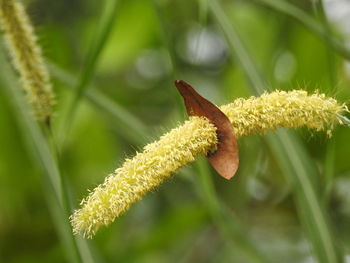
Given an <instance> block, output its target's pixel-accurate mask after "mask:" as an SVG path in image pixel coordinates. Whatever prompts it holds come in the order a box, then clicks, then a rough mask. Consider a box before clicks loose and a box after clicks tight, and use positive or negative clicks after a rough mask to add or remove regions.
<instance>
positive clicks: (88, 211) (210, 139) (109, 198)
mask: <svg viewBox="0 0 350 263" xmlns="http://www.w3.org/2000/svg"><path fill="white" fill-rule="evenodd" d="M220 109H221V110H222V111H223V112H224V113H225V114H226V115H227V116H228V118H229V119H230V121H231V123H232V125H233V127H234V130H235V133H236V136H237V137H242V136H248V135H252V134H254V133H262V134H263V133H266V132H267V131H269V130H275V129H277V128H280V127H283V128H298V127H302V126H306V127H308V128H310V129H315V130H317V131H320V130H326V131H327V133H328V134H331V131H332V129H333V128H334V127H335V125H336V124H343V122H342V120H341V119H340V117H339V116H341V115H342V114H343V113H344V112H348V109H347V108H346V106H345V105H341V104H339V103H338V102H337V101H336V100H335V99H332V98H326V97H325V95H323V94H317V93H315V94H312V95H310V96H308V95H307V92H305V91H302V90H294V91H291V92H284V91H275V92H272V93H264V94H263V95H261V96H260V97H251V98H249V99H237V100H235V101H234V102H233V103H231V104H228V105H224V106H222V107H221V108H220ZM216 144H217V138H216V128H215V127H214V125H212V124H211V123H210V122H209V121H208V120H207V119H206V118H203V117H191V118H190V119H189V120H188V121H186V122H185V123H184V124H183V125H181V126H180V127H178V128H175V129H173V130H171V131H170V132H169V133H167V134H165V135H163V136H162V137H161V138H160V140H159V141H156V142H153V143H151V144H148V145H146V146H145V147H144V151H143V152H142V153H137V154H136V156H135V157H134V158H133V159H127V160H126V161H125V162H124V164H123V165H122V167H120V168H118V169H117V170H116V171H115V172H114V173H113V174H111V175H109V176H108V177H107V178H106V179H105V182H104V183H103V184H101V185H99V186H98V187H96V188H95V189H94V190H93V191H92V192H91V193H90V194H89V195H88V196H87V197H86V198H85V199H84V200H83V201H82V202H81V206H82V208H80V209H78V210H76V211H75V212H74V214H73V215H72V216H71V223H72V225H73V231H74V233H75V234H78V233H81V234H83V236H85V237H89V238H91V237H92V236H93V235H94V234H95V233H96V231H97V230H98V229H99V228H100V226H102V225H108V224H110V223H111V222H113V221H114V219H115V218H116V217H118V216H120V215H121V214H122V213H123V212H125V211H126V210H128V209H129V207H130V206H131V205H132V204H133V203H134V202H136V201H138V200H140V199H141V198H142V197H143V196H144V195H145V194H146V193H147V192H149V191H151V190H152V189H154V188H155V187H156V186H158V185H159V184H160V183H162V182H163V181H164V180H165V179H167V178H169V177H170V176H171V174H173V173H175V172H176V171H177V170H178V169H179V168H180V167H182V166H184V165H186V164H187V163H190V162H192V161H194V160H195V158H196V156H198V155H200V154H207V153H208V152H209V151H210V150H213V149H215V147H216Z"/></svg>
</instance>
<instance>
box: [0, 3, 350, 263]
mask: <svg viewBox="0 0 350 263" xmlns="http://www.w3.org/2000/svg"><path fill="white" fill-rule="evenodd" d="M61 2H62V3H61ZM74 2H76V3H74V5H73V4H72V3H71V1H60V4H58V2H57V1H53V0H50V1H49V0H46V1H39V0H36V1H30V6H29V10H30V12H29V15H30V17H31V18H32V19H33V21H34V24H35V25H37V26H38V30H37V32H38V34H39V40H40V43H41V44H42V47H43V50H44V55H45V57H46V58H47V61H48V64H49V65H50V66H49V68H50V71H51V76H52V78H53V79H54V90H55V92H56V94H57V95H56V100H57V105H56V109H55V112H56V113H55V116H54V118H53V121H52V136H50V135H49V134H46V133H43V132H42V129H41V128H42V127H40V126H38V125H37V124H36V122H35V121H33V118H31V117H30V115H29V112H30V111H29V110H27V107H26V105H25V103H24V102H23V99H22V97H23V96H22V94H21V91H20V89H19V88H18V80H17V78H16V76H14V75H13V72H12V71H11V70H10V69H9V67H10V64H9V61H8V56H6V55H4V53H3V51H2V53H1V54H2V55H1V60H0V65H1V74H0V95H1V96H0V127H1V129H0V146H1V147H0V207H1V213H0V262H9V263H20V262H99V261H101V262H142V263H144V262H146V263H147V262H152V263H154V262H215V263H216V262H287V263H289V262H291V263H292V262H305V261H307V260H310V257H312V258H314V259H315V260H316V261H318V262H344V257H345V256H346V255H347V256H349V251H350V246H349V244H350V240H349V236H350V227H349V224H348V222H349V220H350V197H349V194H348V192H347V191H346V190H344V189H349V187H350V163H349V161H348V156H349V154H350V152H349V147H348V145H347V142H348V141H349V140H350V133H349V131H348V128H347V127H341V128H339V129H338V130H336V131H335V132H334V134H333V137H332V138H326V136H325V135H323V134H319V133H312V134H311V135H310V131H305V130H300V131H296V132H292V133H290V132H287V131H284V130H281V131H278V132H277V133H269V134H268V135H267V136H253V137H249V138H242V139H240V140H239V145H240V153H241V165H240V168H239V172H238V173H237V174H236V175H235V177H234V178H233V179H232V180H230V181H226V180H224V179H221V178H219V177H218V175H217V174H216V173H215V172H214V171H213V170H212V169H211V168H210V167H209V166H208V165H207V163H206V161H205V160H203V159H200V160H198V162H196V163H195V164H194V165H193V166H190V167H185V168H183V169H181V170H180V172H179V174H178V175H174V177H173V178H172V179H170V180H168V181H167V183H165V184H163V185H162V186H161V187H160V188H158V189H157V191H155V192H154V193H151V194H149V195H147V196H146V197H145V198H144V199H143V200H142V202H139V203H137V204H135V205H134V206H133V207H132V208H131V209H130V210H129V211H128V212H127V213H126V214H124V215H123V216H121V217H120V218H117V219H116V221H115V222H114V223H113V224H112V225H111V226H110V227H108V228H103V229H101V231H100V232H99V233H98V234H97V235H96V237H95V238H94V240H93V241H92V242H88V243H87V242H86V241H85V240H82V239H81V238H74V237H73V236H72V234H71V232H70V229H69V227H70V226H69V225H68V215H69V214H70V213H71V206H72V207H76V206H77V204H78V202H80V200H81V199H82V197H83V196H85V195H86V192H87V191H86V189H92V188H94V187H95V186H96V185H97V184H99V183H101V182H102V181H103V179H104V177H105V176H106V175H107V174H108V173H110V172H112V171H113V170H114V169H115V168H116V167H119V166H120V164H121V162H122V160H123V159H124V158H125V157H130V156H133V155H134V153H135V151H136V150H138V149H140V148H141V147H142V146H143V145H145V144H146V143H149V142H151V141H153V140H155V139H157V138H158V135H160V134H162V133H163V132H164V131H167V130H169V128H172V127H175V126H176V125H177V123H178V122H180V121H183V120H184V114H183V110H182V109H181V108H180V107H182V106H181V105H180V104H179V103H178V101H179V98H178V97H176V96H178V95H177V94H176V93H175V91H174V90H175V87H173V84H172V83H173V80H174V78H176V79H180V78H182V79H185V80H186V81H188V82H190V83H191V84H193V86H194V87H196V88H197V90H198V91H199V92H200V93H201V94H203V95H204V96H205V97H207V98H208V99H210V100H211V101H213V102H214V103H216V104H218V105H221V104H223V103H228V102H231V101H232V100H233V99H234V98H236V97H238V96H244V97H247V96H249V95H250V94H259V93H261V92H262V91H263V90H266V89H270V90H273V89H286V90H288V89H292V88H303V89H307V90H315V89H318V90H320V91H321V92H325V93H326V94H328V95H332V96H335V97H336V98H337V100H339V101H344V102H346V101H348V100H349V97H350V90H349V89H348V86H349V83H350V81H349V72H348V71H346V69H345V67H344V65H345V63H346V59H348V58H349V50H348V49H346V45H345V44H343V42H342V40H340V38H338V36H337V33H335V32H336V29H335V28H334V27H333V25H332V24H331V23H330V22H329V21H328V18H327V16H325V12H324V10H323V8H324V7H323V6H322V5H321V4H319V3H318V5H317V6H315V8H313V7H312V6H311V1H307V2H306V1H302V0H297V1H282V0H261V1H223V0H221V1H219V0H215V1H209V0H208V1H204V0H201V1H197V2H196V1H185V0H180V1H166V0H154V1H152V0H150V1H144V0H129V1H113V0H106V1H102V2H101V3H100V2H98V1H74ZM316 2H319V1H316ZM53 7H54V8H53ZM73 9H74V12H73V11H72V10H73ZM96 25H97V26H96ZM347 38H349V36H347ZM344 39H346V36H344ZM72 102H74V103H72ZM78 106H79V107H78ZM72 112H75V113H76V114H74V115H73V114H71V113H72ZM179 112H181V113H180V114H179ZM47 138H51V139H49V140H48V139H47ZM55 143H57V144H58V145H57V146H58V147H57V148H58V150H59V153H58V157H56V154H55V150H54V147H53V145H54V144H55ZM63 190H64V191H63Z"/></svg>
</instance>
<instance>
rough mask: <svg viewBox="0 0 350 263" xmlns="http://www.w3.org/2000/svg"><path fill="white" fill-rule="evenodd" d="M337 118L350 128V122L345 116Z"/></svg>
mask: <svg viewBox="0 0 350 263" xmlns="http://www.w3.org/2000/svg"><path fill="white" fill-rule="evenodd" d="M337 117H338V119H339V120H340V121H341V122H342V123H343V124H344V125H347V126H349V127H350V120H349V119H348V118H347V117H345V116H343V115H339V114H338V116H337Z"/></svg>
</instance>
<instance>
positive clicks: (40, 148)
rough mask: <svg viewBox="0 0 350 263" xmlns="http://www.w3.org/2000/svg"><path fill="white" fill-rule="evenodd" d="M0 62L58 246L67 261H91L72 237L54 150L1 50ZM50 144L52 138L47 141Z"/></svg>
mask: <svg viewBox="0 0 350 263" xmlns="http://www.w3.org/2000/svg"><path fill="white" fill-rule="evenodd" d="M0 64H1V65H2V70H1V75H2V77H1V78H0V80H1V81H2V84H3V86H4V87H5V91H6V93H7V95H8V97H9V99H10V101H12V102H13V110H14V112H15V113H16V115H17V121H18V124H19V126H20V127H21V130H22V131H23V136H24V138H25V141H26V143H27V146H28V148H29V152H30V153H31V157H32V158H33V161H35V162H36V164H37V166H38V167H39V168H41V170H42V173H43V175H44V178H43V179H44V186H45V187H44V192H45V197H46V200H47V202H48V208H49V210H50V212H51V215H52V218H53V221H54V223H55V226H56V228H57V233H58V235H59V237H60V239H61V242H62V246H63V248H64V249H65V252H66V255H67V259H68V261H69V262H73V263H80V262H93V260H89V261H85V260H84V261H83V259H82V258H84V257H85V255H84V252H86V251H82V250H80V248H79V245H78V243H77V242H76V239H75V237H74V236H73V233H72V231H71V227H70V223H69V220H68V218H69V215H70V210H69V206H68V203H67V200H68V199H67V193H66V192H65V189H64V187H63V186H62V178H61V175H60V171H59V168H58V165H57V162H56V161H57V160H56V156H55V154H54V153H53V152H52V148H51V147H50V145H49V144H48V142H47V141H46V139H45V135H44V134H43V132H42V131H41V129H40V127H39V125H38V123H37V122H36V121H35V120H34V118H33V116H32V115H31V114H30V112H31V111H30V110H29V107H28V105H27V103H26V102H25V99H24V98H23V95H22V93H21V91H20V89H19V87H18V86H17V85H14V84H13V83H16V82H17V80H16V77H15V75H14V72H13V71H12V70H11V68H10V66H9V65H8V63H7V61H6V59H5V57H4V54H3V52H1V54H0ZM51 144H53V142H52V141H51Z"/></svg>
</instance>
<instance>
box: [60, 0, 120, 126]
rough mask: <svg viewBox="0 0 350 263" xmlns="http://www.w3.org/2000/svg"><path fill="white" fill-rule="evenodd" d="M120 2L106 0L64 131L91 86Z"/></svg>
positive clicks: (69, 109)
mask: <svg viewBox="0 0 350 263" xmlns="http://www.w3.org/2000/svg"><path fill="white" fill-rule="evenodd" d="M118 3H119V1H118V0H106V1H105V5H104V9H103V12H102V15H101V19H100V21H99V25H98V27H97V30H96V33H95V37H94V39H93V41H92V43H91V46H90V49H89V50H88V52H87V54H88V55H87V57H86V61H85V63H84V68H83V70H82V73H81V75H80V77H79V80H78V82H77V84H76V87H75V93H74V96H73V99H72V102H71V104H70V107H69V108H68V115H67V122H66V125H65V127H64V128H63V133H67V131H68V130H69V129H70V125H71V123H72V121H73V119H74V115H75V110H76V107H77V105H78V101H79V100H80V98H81V96H82V94H83V93H84V91H85V90H86V89H87V87H88V86H89V83H90V81H91V79H92V77H93V76H94V72H95V69H96V65H97V62H98V59H99V57H100V55H101V54H102V50H103V48H104V46H105V44H106V42H107V40H108V37H109V35H110V32H111V30H112V27H113V24H114V21H115V17H116V14H117V7H118Z"/></svg>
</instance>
